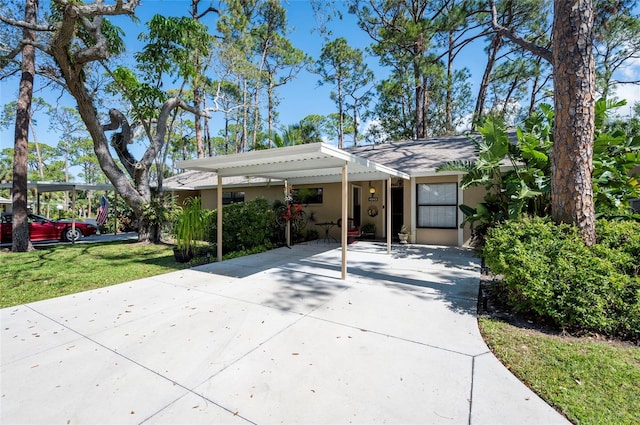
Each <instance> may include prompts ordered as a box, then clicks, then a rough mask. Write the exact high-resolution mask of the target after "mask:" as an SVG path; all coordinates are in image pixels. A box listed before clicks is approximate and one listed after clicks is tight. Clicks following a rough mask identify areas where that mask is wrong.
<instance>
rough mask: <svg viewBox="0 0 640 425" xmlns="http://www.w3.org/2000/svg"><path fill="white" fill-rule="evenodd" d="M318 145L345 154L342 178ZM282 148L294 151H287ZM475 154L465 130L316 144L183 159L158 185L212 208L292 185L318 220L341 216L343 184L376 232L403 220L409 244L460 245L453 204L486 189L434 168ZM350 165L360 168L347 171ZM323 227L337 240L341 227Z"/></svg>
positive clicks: (350, 208)
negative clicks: (346, 144) (348, 144)
mask: <svg viewBox="0 0 640 425" xmlns="http://www.w3.org/2000/svg"><path fill="white" fill-rule="evenodd" d="M320 151H322V152H325V151H327V152H329V153H330V155H331V157H332V159H337V160H344V159H345V158H347V160H346V162H348V164H349V165H347V167H346V168H347V169H348V170H349V171H347V173H348V176H347V177H346V181H345V179H341V178H340V176H339V170H338V169H337V166H336V163H330V162H329V161H328V160H327V159H326V158H321V157H320V156H321V155H319V154H318V152H320ZM288 152H292V153H294V154H293V155H292V156H291V157H288V156H287V155H288V154H287V153H288ZM280 153H283V154H285V157H280V156H279V155H280ZM316 156H317V157H318V158H316ZM343 156H344V158H343ZM474 158H475V152H474V146H473V143H472V142H471V141H470V139H469V138H468V136H463V135H461V136H449V137H437V138H430V139H425V140H409V141H400V142H390V143H385V144H380V145H367V146H361V147H356V148H349V149H344V150H340V149H337V148H333V147H330V146H327V145H325V144H322V143H317V144H312V145H300V146H293V147H289V148H278V149H269V150H265V151H253V152H248V153H244V154H233V155H227V156H219V157H212V158H201V159H195V160H189V161H183V162H181V163H179V164H178V165H179V166H180V167H181V168H184V169H187V170H188V171H186V172H184V173H182V174H180V175H177V176H174V177H170V178H167V179H165V181H164V188H165V190H169V191H172V192H174V193H175V194H177V196H178V198H179V200H180V199H184V198H186V197H189V196H200V197H201V200H202V205H203V206H204V207H205V208H210V209H215V208H217V206H218V204H219V202H222V204H223V205H224V204H226V203H231V202H236V201H243V200H251V199H255V198H257V197H264V198H266V199H267V200H269V201H275V200H277V199H279V200H283V199H284V196H285V192H290V191H291V190H292V189H293V191H294V193H298V194H304V208H305V211H306V213H307V215H308V216H309V215H311V216H312V217H313V218H314V220H315V222H317V223H321V222H327V221H333V222H336V221H337V220H338V219H339V218H341V217H342V215H341V213H342V211H341V208H342V202H341V199H342V193H343V187H342V185H343V184H346V185H347V188H346V191H347V193H348V195H347V205H346V207H347V216H348V217H349V218H353V219H354V220H355V221H356V223H358V224H360V225H364V224H366V223H372V224H374V225H375V228H376V231H375V237H377V238H387V237H388V236H390V235H391V237H393V238H395V235H397V233H398V232H399V231H400V228H401V227H402V226H403V225H404V226H406V227H407V228H408V229H409V230H410V233H411V237H410V241H411V242H413V243H420V244H431V245H449V246H462V245H464V244H465V243H466V242H468V241H469V239H470V238H471V231H470V229H469V227H468V226H466V227H465V228H460V223H461V222H462V220H463V218H464V217H463V215H462V213H461V211H460V209H459V208H458V205H460V204H463V203H464V204H467V205H471V206H474V205H476V204H477V203H478V202H480V201H482V197H483V196H484V188H482V187H477V188H470V189H467V190H461V189H460V184H459V182H460V179H461V177H462V174H461V173H459V172H442V173H436V171H435V170H436V168H437V167H438V166H440V165H442V164H444V163H446V162H448V161H451V160H473V159H474ZM236 161H237V162H236ZM338 162H339V161H338ZM353 167H356V168H357V167H362V168H361V169H356V170H354V171H351V170H352V169H353ZM330 169H333V172H330V171H329V170H330ZM323 170H327V171H326V172H323ZM219 184H220V185H219ZM219 187H221V188H222V194H221V197H219V196H218V188H219ZM389 210H390V214H389V215H388V214H387V211H389ZM319 230H320V229H319ZM329 231H330V232H331V234H332V236H334V237H336V238H337V239H339V237H340V229H338V228H337V227H334V228H331V229H329ZM389 232H390V233H389Z"/></svg>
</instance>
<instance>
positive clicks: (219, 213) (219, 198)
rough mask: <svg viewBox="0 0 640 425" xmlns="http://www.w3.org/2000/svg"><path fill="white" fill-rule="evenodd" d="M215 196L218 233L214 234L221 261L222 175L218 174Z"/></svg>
mask: <svg viewBox="0 0 640 425" xmlns="http://www.w3.org/2000/svg"><path fill="white" fill-rule="evenodd" d="M216 195H217V198H218V217H217V220H216V221H217V226H218V234H217V235H216V244H217V245H218V249H217V251H218V252H217V254H218V261H222V177H221V176H219V175H218V190H217V193H216Z"/></svg>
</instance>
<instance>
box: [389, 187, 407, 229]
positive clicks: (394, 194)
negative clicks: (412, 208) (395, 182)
mask: <svg viewBox="0 0 640 425" xmlns="http://www.w3.org/2000/svg"><path fill="white" fill-rule="evenodd" d="M403 221H404V191H403V188H402V187H392V188H391V238H392V239H397V238H398V233H400V229H401V228H402V224H403Z"/></svg>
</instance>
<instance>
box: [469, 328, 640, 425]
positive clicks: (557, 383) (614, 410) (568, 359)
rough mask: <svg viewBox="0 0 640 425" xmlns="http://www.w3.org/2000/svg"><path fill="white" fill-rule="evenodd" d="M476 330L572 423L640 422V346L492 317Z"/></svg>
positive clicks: (521, 378) (508, 363) (518, 375)
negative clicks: (565, 334)
mask: <svg viewBox="0 0 640 425" xmlns="http://www.w3.org/2000/svg"><path fill="white" fill-rule="evenodd" d="M480 329H481V331H482V334H483V336H484V338H485V341H486V342H487V344H488V345H489V346H490V347H491V349H492V351H493V352H494V353H495V354H496V356H497V357H498V358H500V360H501V361H502V363H503V364H505V365H506V366H507V367H508V368H509V369H510V370H511V371H512V372H513V373H514V374H515V375H516V376H517V377H518V378H519V379H520V380H521V381H523V382H524V383H525V384H526V385H528V386H529V387H530V388H531V389H533V390H534V391H535V392H536V393H537V394H538V395H539V396H540V397H542V398H543V399H544V400H546V401H547V402H548V403H549V404H551V405H552V406H555V407H556V409H557V410H558V411H560V412H562V413H564V414H565V415H566V416H567V417H568V418H569V420H571V421H572V422H574V423H576V424H581V425H582V424H638V423H640V347H637V346H632V345H629V344H622V343H616V342H607V341H601V340H595V339H592V338H584V337H583V338H571V337H560V336H554V335H547V334H544V333H541V332H537V331H532V330H528V329H521V328H518V327H516V326H512V325H510V324H507V323H505V322H502V321H499V320H495V319H486V318H482V319H480Z"/></svg>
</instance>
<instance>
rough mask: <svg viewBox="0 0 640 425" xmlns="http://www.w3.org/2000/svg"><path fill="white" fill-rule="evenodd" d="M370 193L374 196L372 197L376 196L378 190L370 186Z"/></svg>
mask: <svg viewBox="0 0 640 425" xmlns="http://www.w3.org/2000/svg"><path fill="white" fill-rule="evenodd" d="M369 193H370V194H372V195H375V193H376V188H375V187H373V186H369Z"/></svg>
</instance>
